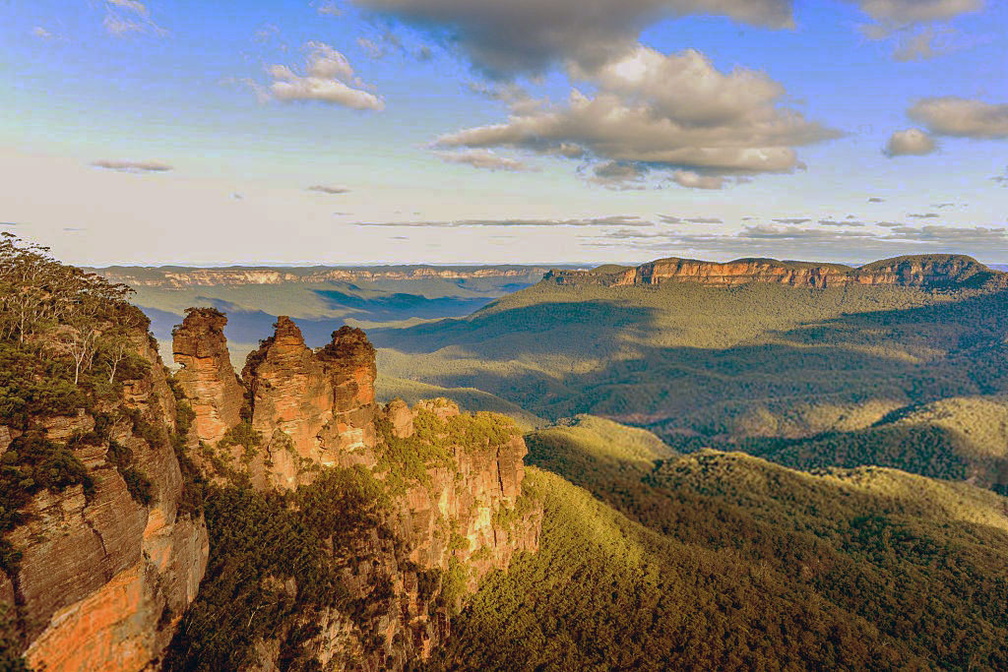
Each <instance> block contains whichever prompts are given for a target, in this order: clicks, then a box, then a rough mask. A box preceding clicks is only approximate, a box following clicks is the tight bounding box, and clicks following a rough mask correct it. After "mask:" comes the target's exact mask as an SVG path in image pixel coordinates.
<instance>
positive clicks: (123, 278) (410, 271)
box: [96, 266, 549, 289]
mask: <svg viewBox="0 0 1008 672" xmlns="http://www.w3.org/2000/svg"><path fill="white" fill-rule="evenodd" d="M96 270H97V271H98V272H99V273H100V274H101V275H102V276H103V277H105V278H108V279H109V280H110V281H112V282H123V283H126V284H128V285H130V286H131V287H160V288H166V289H178V288H182V287H209V286H240V285H279V284H284V283H297V284H318V283H330V282H360V281H368V282H374V281H387V280H398V281H403V280H424V279H441V280H477V279H484V278H514V279H519V280H520V279H523V278H529V279H530V280H531V281H532V282H534V281H535V280H534V278H539V277H542V275H543V273H545V272H546V271H547V270H549V269H548V268H546V267H541V266H481V267H438V266H385V267H369V268H333V267H324V266H316V267H311V268H269V267H244V266H232V267H228V268H182V267H172V266H164V267H158V268H139V267H122V266H114V267H111V268H102V269H96Z"/></svg>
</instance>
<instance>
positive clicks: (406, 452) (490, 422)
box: [376, 408, 520, 491]
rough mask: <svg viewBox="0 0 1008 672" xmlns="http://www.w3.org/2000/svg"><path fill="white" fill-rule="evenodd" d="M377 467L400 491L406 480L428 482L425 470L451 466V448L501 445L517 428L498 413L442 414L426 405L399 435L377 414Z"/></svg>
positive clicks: (452, 463)
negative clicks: (409, 431)
mask: <svg viewBox="0 0 1008 672" xmlns="http://www.w3.org/2000/svg"><path fill="white" fill-rule="evenodd" d="M376 424H377V428H378V434H379V441H378V468H379V469H380V470H382V471H384V472H386V473H387V477H386V478H385V480H386V483H388V485H389V487H390V488H392V489H393V490H398V491H401V490H402V489H403V488H405V487H406V486H407V485H408V484H411V483H420V484H425V485H426V484H428V483H429V481H430V476H429V474H428V470H429V469H432V468H435V467H449V468H454V466H455V460H454V457H453V451H454V450H470V451H471V450H480V449H483V448H487V447H489V446H495V445H503V444H505V443H507V442H508V441H510V440H511V439H512V437H515V436H518V435H520V432H519V430H518V428H517V426H516V425H515V423H514V421H513V420H511V418H509V417H507V416H504V415H500V414H497V413H487V412H481V413H459V414H458V415H451V416H448V417H447V418H441V417H440V416H438V415H437V414H435V413H434V412H433V411H431V410H428V409H424V408H421V409H418V412H417V415H416V418H415V419H414V421H413V428H414V434H413V435H412V436H410V437H408V438H400V437H398V436H396V435H395V434H394V433H393V431H392V424H391V423H390V422H389V421H388V420H386V419H384V418H379V419H378V420H377V422H376Z"/></svg>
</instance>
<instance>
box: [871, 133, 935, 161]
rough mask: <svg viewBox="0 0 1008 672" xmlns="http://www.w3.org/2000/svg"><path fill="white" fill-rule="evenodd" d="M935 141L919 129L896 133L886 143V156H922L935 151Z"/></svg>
mask: <svg viewBox="0 0 1008 672" xmlns="http://www.w3.org/2000/svg"><path fill="white" fill-rule="evenodd" d="M935 149H936V146H935V141H934V138H932V137H931V136H930V135H928V134H927V132H925V131H922V130H921V129H919V128H910V129H907V130H905V131H896V132H895V133H893V134H892V135H891V136H890V137H889V142H887V143H886V146H885V149H884V150H883V152H885V154H886V156H889V157H894V156H923V155H925V154H930V153H931V152H933V151H935Z"/></svg>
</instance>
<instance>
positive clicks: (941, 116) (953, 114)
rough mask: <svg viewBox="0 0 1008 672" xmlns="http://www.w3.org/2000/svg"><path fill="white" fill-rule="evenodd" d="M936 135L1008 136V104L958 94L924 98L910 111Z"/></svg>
mask: <svg viewBox="0 0 1008 672" xmlns="http://www.w3.org/2000/svg"><path fill="white" fill-rule="evenodd" d="M907 114H909V115H910V117H911V118H912V119H914V120H915V121H917V122H918V123H921V124H923V125H924V126H926V127H927V129H928V130H929V131H931V133H933V134H935V135H947V136H953V137H959V138H975V139H1003V138H1008V103H1005V104H1000V105H992V104H990V103H985V102H983V101H981V100H971V99H968V98H959V97H956V96H946V97H943V98H924V99H923V100H919V101H917V102H916V103H914V104H913V106H912V107H911V108H910V110H909V111H908V112H907Z"/></svg>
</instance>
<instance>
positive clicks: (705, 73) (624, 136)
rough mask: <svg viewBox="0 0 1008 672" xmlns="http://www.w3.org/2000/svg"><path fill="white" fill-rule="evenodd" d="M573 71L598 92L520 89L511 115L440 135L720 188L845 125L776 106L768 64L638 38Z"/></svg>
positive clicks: (444, 140) (449, 143)
mask: <svg viewBox="0 0 1008 672" xmlns="http://www.w3.org/2000/svg"><path fill="white" fill-rule="evenodd" d="M572 74H573V75H574V76H575V78H577V79H583V80H586V81H587V83H589V84H590V85H592V86H593V87H594V88H595V89H596V92H595V94H594V95H593V96H589V95H586V94H584V93H582V92H581V91H580V90H578V89H573V90H572V91H571V93H570V96H569V99H568V100H567V102H566V103H564V104H554V103H551V102H550V101H547V100H537V101H529V100H526V99H521V100H519V101H517V102H516V103H514V104H512V105H511V116H510V118H509V119H508V120H507V121H506V122H505V123H500V124H492V125H488V126H477V127H474V128H468V129H463V130H461V131H458V132H456V133H450V134H447V135H443V136H441V137H440V138H438V139H437V141H436V145H437V146H440V147H442V148H457V147H466V148H472V149H476V148H481V149H489V148H492V147H509V148H514V149H522V150H528V151H533V152H537V153H540V154H544V155H553V156H562V157H568V158H577V159H582V160H583V159H585V158H586V157H587V158H590V159H592V160H596V161H599V162H603V163H611V162H616V164H617V165H630V164H638V166H643V167H646V168H647V169H648V170H659V169H665V170H670V171H674V172H672V174H671V176H670V177H671V179H673V180H674V181H675V182H677V183H679V184H681V185H683V186H688V187H694V188H701V189H717V188H720V187H721V186H723V184H724V181H723V179H722V178H723V177H724V176H726V175H748V174H758V173H768V172H769V173H782V172H789V171H792V170H794V169H795V168H797V167H798V166H799V162H798V158H797V155H796V153H795V150H794V147H795V146H799V145H806V144H811V143H814V142H818V141H822V140H825V139H828V138H833V137H836V136H837V135H838V134H837V133H836V132H834V131H831V130H829V129H827V128H824V127H823V126H821V125H819V124H817V123H814V122H810V121H807V120H806V119H805V118H804V117H803V116H802V115H801V114H800V113H798V112H796V111H794V110H790V109H786V108H781V107H779V106H778V102H779V101H780V99H781V98H782V97H783V96H784V95H785V91H784V88H783V87H782V86H781V85H780V84H778V83H777V82H775V81H773V80H771V79H770V78H769V77H767V76H766V75H765V74H763V73H760V72H756V71H753V70H748V69H744V68H736V69H735V70H733V71H732V72H730V73H728V74H725V73H722V72H719V71H718V70H717V69H715V68H714V66H713V64H711V62H710V61H709V60H708V59H707V58H706V57H705V56H704V55H703V54H700V53H699V52H696V51H693V50H687V51H685V52H683V53H681V54H671V55H664V54H661V53H659V52H657V51H655V50H654V49H650V48H647V47H644V46H638V47H637V49H636V50H635V51H634V52H633V53H631V54H629V55H628V56H626V57H625V58H623V59H620V60H617V61H613V62H611V63H609V64H607V65H605V66H604V67H601V68H599V69H596V70H593V71H590V72H589V71H586V70H583V69H580V68H575V69H574V70H573V71H572Z"/></svg>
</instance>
